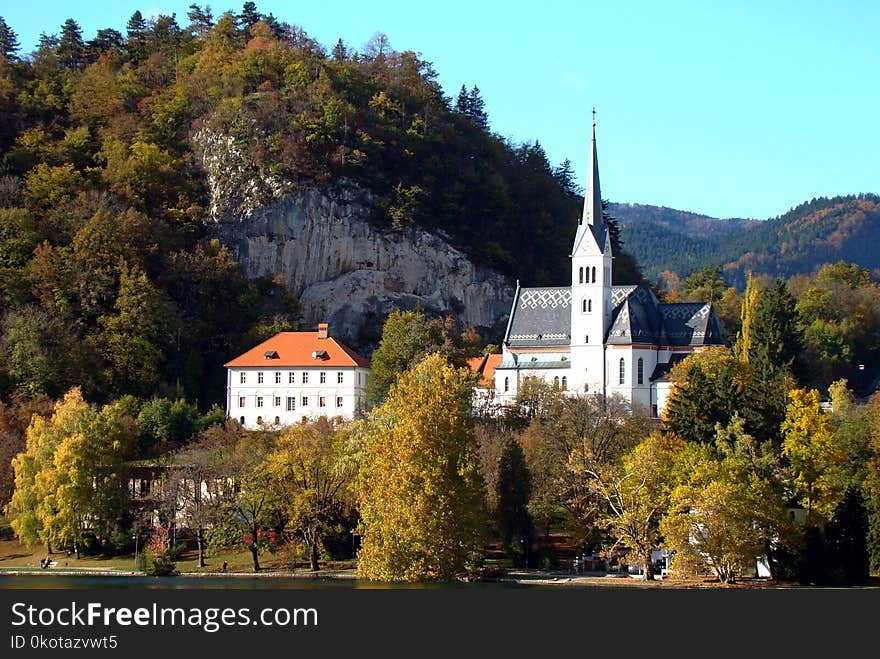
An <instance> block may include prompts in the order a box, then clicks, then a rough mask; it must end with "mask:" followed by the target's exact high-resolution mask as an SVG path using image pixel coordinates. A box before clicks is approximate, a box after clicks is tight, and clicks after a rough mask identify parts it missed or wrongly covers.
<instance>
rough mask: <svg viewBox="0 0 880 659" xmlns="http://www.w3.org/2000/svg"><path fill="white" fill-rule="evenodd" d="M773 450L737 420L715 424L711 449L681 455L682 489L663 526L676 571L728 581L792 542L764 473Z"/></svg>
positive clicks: (676, 492) (770, 480) (769, 479)
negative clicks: (778, 544) (774, 545)
mask: <svg viewBox="0 0 880 659" xmlns="http://www.w3.org/2000/svg"><path fill="white" fill-rule="evenodd" d="M772 450H773V449H772V443H770V442H764V443H759V442H757V441H756V440H755V439H754V438H753V437H751V436H750V435H749V434H748V433H747V432H746V431H745V426H744V424H743V422H742V420H741V419H739V418H738V417H735V418H734V419H733V420H732V421H731V422H730V424H729V425H728V426H727V427H723V426H721V425H720V424H719V426H718V430H717V443H716V444H715V445H714V446H713V445H711V444H695V443H692V444H689V445H688V446H687V448H686V449H685V450H684V451H682V453H681V454H680V458H679V460H678V462H677V464H676V477H677V478H678V479H679V481H678V482H679V484H678V485H677V486H676V487H675V489H673V490H672V492H671V495H670V501H669V511H668V513H667V514H666V515H665V516H664V517H663V519H662V520H661V522H660V532H661V533H662V534H663V536H664V538H665V541H664V542H665V546H666V547H667V548H669V549H672V550H674V551H675V558H674V559H673V568H674V569H675V570H678V571H681V572H682V573H683V574H703V573H705V572H710V573H712V574H713V575H715V576H716V577H717V578H718V579H719V580H720V581H722V582H725V583H726V582H729V581H731V580H733V579H735V578H736V577H737V576H741V575H742V574H743V573H744V572H746V571H747V570H749V569H751V568H754V567H755V566H756V561H757V560H758V558H759V557H760V556H762V555H766V554H767V547H768V544H769V543H770V542H771V541H773V540H775V541H781V539H784V538H790V537H791V531H790V530H789V528H788V527H789V521H788V516H787V514H786V511H785V509H784V506H783V500H782V498H781V497H780V496H779V491H778V487H777V485H776V484H775V483H774V481H773V477H772V475H771V474H770V473H768V471H767V469H766V467H767V464H766V460H767V456H768V455H772ZM768 452H769V453H768ZM768 558H770V557H769V556H768Z"/></svg>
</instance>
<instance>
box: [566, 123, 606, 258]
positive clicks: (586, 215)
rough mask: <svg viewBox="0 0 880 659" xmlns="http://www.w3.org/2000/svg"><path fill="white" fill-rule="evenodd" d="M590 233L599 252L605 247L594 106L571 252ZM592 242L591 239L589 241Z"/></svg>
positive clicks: (575, 249) (575, 250)
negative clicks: (580, 211)
mask: <svg viewBox="0 0 880 659" xmlns="http://www.w3.org/2000/svg"><path fill="white" fill-rule="evenodd" d="M588 234H592V237H593V241H595V243H596V247H598V248H599V252H600V253H601V252H602V251H604V249H605V238H606V228H605V222H604V220H603V219H602V192H601V190H600V189H599V157H598V156H597V155H596V108H593V141H592V143H591V145H590V171H589V175H588V176H587V185H586V189H585V190H584V212H583V214H582V215H581V218H580V221H579V222H578V230H577V234H576V235H575V240H574V249H573V250H572V254H575V253H577V251H578V250H579V249H580V247H581V244H582V243H583V240H584V237H585V236H586V235H588ZM591 242H592V241H591Z"/></svg>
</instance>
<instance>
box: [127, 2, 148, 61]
mask: <svg viewBox="0 0 880 659" xmlns="http://www.w3.org/2000/svg"><path fill="white" fill-rule="evenodd" d="M125 35H126V37H127V41H126V44H125V52H126V54H127V55H128V59H129V60H131V61H132V62H133V63H134V64H139V63H140V62H141V61H142V60H144V59H146V56H147V22H146V21H145V20H144V16H143V14H141V12H140V10H136V11H135V12H134V13H133V14H132V15H131V18H129V19H128V23H127V24H126V26H125Z"/></svg>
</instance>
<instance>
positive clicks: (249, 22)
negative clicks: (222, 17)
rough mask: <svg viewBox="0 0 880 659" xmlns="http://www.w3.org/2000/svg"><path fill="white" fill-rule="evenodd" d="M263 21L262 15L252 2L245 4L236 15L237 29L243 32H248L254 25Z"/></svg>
mask: <svg viewBox="0 0 880 659" xmlns="http://www.w3.org/2000/svg"><path fill="white" fill-rule="evenodd" d="M261 20H263V15H262V14H261V13H260V12H259V11H257V5H256V3H253V2H245V3H244V4H243V5H242V7H241V14H239V15H238V24H239V27H240V28H241V29H242V30H244V31H245V32H247V31H249V30H250V29H251V28H252V27H253V26H254V25H255V24H256V23H258V22H259V21H261Z"/></svg>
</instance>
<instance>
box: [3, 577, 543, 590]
mask: <svg viewBox="0 0 880 659" xmlns="http://www.w3.org/2000/svg"><path fill="white" fill-rule="evenodd" d="M529 587H530V586H526V585H522V584H516V583H508V582H503V583H498V582H492V583H482V582H481V583H470V584H460V583H455V584H438V583H410V584H385V583H379V582H373V581H363V580H359V579H308V578H302V577H298V578H291V577H105V576H90V575H84V576H64V575H57V576H56V575H51V576H50V575H42V574H40V575H27V574H16V575H0V589H15V588H21V589H30V588H37V589H47V590H84V589H92V588H108V589H146V590H220V589H222V590H315V589H317V590H333V589H341V590H353V589H364V588H366V589H389V588H405V589H413V588H415V589H423V588H443V589H448V588H479V589H483V588H492V589H494V588H529Z"/></svg>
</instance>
